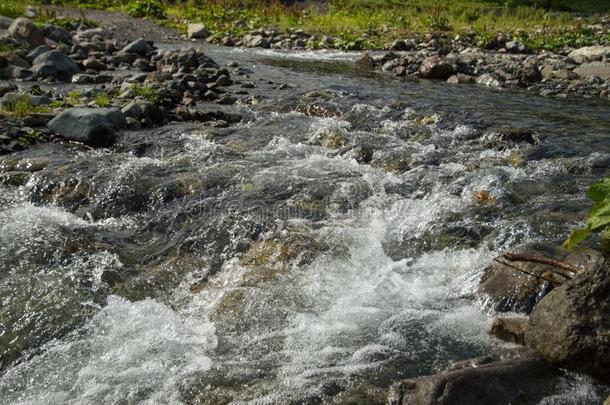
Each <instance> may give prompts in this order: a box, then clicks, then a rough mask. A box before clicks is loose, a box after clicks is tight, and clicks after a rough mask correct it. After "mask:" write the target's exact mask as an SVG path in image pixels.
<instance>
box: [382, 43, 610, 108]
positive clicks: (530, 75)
mask: <svg viewBox="0 0 610 405" xmlns="http://www.w3.org/2000/svg"><path fill="white" fill-rule="evenodd" d="M403 42H404V41H403ZM393 48H394V49H401V50H404V51H401V52H395V51H390V52H387V53H385V54H383V55H381V56H378V57H376V58H374V66H375V67H376V68H378V69H380V70H382V71H383V72H387V73H390V74H393V75H396V76H412V77H421V78H423V79H433V80H447V81H448V82H449V83H454V84H466V83H478V84H481V85H484V86H487V87H494V88H503V87H521V88H525V89H528V90H531V91H535V92H538V93H540V94H541V95H543V96H557V97H568V96H581V97H600V98H603V99H610V63H608V62H607V57H608V56H610V46H595V47H587V48H581V49H577V50H573V51H572V52H570V53H569V54H560V53H553V52H548V51H543V52H540V53H537V54H534V53H529V52H526V50H524V49H522V48H521V47H518V46H513V47H511V48H510V49H511V50H512V51H509V50H507V49H505V48H503V50H504V52H498V51H496V50H488V49H480V48H477V47H473V46H468V45H466V44H461V43H453V44H452V45H451V46H440V45H438V44H436V45H430V44H420V45H416V46H403V45H396V44H395V46H393Z"/></svg>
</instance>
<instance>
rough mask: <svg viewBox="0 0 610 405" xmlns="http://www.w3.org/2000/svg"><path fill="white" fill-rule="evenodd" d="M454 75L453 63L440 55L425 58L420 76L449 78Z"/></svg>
mask: <svg viewBox="0 0 610 405" xmlns="http://www.w3.org/2000/svg"><path fill="white" fill-rule="evenodd" d="M451 75H453V65H452V64H450V63H448V62H447V61H445V60H444V59H442V58H440V57H438V56H431V57H429V58H426V59H424V61H423V62H422V64H421V66H420V68H419V76H420V77H421V78H424V79H432V80H447V79H449V77H451Z"/></svg>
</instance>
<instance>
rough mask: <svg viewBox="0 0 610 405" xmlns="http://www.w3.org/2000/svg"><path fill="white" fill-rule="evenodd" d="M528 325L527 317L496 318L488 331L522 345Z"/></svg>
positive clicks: (501, 338)
mask: <svg viewBox="0 0 610 405" xmlns="http://www.w3.org/2000/svg"><path fill="white" fill-rule="evenodd" d="M526 327H527V319H526V318H496V319H494V322H493V324H492V325H491V327H490V328H489V330H488V331H487V333H488V334H489V335H491V336H495V337H497V338H498V339H500V340H503V341H505V342H509V343H516V344H519V345H522V344H523V343H524V340H525V328H526Z"/></svg>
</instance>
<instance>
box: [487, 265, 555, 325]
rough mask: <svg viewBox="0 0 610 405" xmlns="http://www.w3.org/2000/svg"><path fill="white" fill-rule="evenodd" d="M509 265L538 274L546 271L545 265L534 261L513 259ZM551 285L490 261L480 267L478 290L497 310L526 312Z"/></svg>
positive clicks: (547, 267) (547, 268)
mask: <svg viewBox="0 0 610 405" xmlns="http://www.w3.org/2000/svg"><path fill="white" fill-rule="evenodd" d="M511 265H512V266H515V267H517V268H519V269H521V270H524V271H526V272H528V273H531V274H535V275H538V276H539V275H542V274H545V273H547V272H549V270H550V268H549V266H546V265H543V264H538V263H521V262H513V263H511ZM552 288H553V286H552V284H551V283H549V282H546V281H544V280H540V279H539V278H536V277H533V276H530V275H527V274H525V273H521V272H519V271H517V270H514V269H512V268H510V267H507V266H504V265H502V264H500V263H497V262H493V263H492V264H491V265H490V266H488V267H487V268H486V269H485V270H484V273H483V277H482V278H481V283H480V285H479V289H478V291H479V293H480V294H482V295H483V297H484V299H486V300H488V302H489V304H490V305H491V307H492V308H493V309H494V310H495V311H497V312H509V311H513V312H523V313H526V314H529V313H530V312H531V311H532V309H533V308H534V305H536V303H537V302H539V301H540V300H541V299H542V298H543V297H544V295H546V294H547V293H548V292H549V291H550V290H551V289H552Z"/></svg>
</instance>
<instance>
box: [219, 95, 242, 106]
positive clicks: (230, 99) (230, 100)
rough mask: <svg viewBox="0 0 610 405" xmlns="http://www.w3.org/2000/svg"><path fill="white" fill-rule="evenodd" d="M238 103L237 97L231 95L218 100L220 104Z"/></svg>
mask: <svg viewBox="0 0 610 405" xmlns="http://www.w3.org/2000/svg"><path fill="white" fill-rule="evenodd" d="M236 101H237V99H236V98H235V97H233V96H229V95H226V96H222V97H221V98H219V99H218V100H216V102H217V103H218V104H235V102H236Z"/></svg>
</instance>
